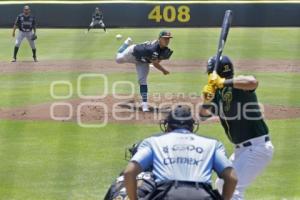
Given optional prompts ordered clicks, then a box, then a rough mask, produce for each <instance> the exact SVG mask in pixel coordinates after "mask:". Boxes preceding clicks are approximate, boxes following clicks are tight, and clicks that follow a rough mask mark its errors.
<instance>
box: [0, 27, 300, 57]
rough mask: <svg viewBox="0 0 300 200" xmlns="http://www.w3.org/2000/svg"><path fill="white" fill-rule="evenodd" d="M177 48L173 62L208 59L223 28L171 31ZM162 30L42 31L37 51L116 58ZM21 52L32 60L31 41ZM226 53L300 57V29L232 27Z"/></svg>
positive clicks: (6, 41)
mask: <svg viewBox="0 0 300 200" xmlns="http://www.w3.org/2000/svg"><path fill="white" fill-rule="evenodd" d="M170 30H171V32H172V33H173V36H174V38H173V40H172V41H171V44H170V47H171V48H172V49H174V50H175V51H174V54H173V56H172V59H174V60H176V59H177V60H188V59H207V58H208V57H210V56H211V55H214V54H215V52H216V47H217V42H218V37H219V34H220V33H219V32H220V29H219V28H208V29H207V28H203V29H196V28H194V29H193V28H191V29H170ZM159 31H160V29H109V30H108V33H107V34H105V33H104V32H103V30H101V29H98V30H93V31H92V32H90V33H89V34H85V30H84V29H50V30H49V29H38V33H37V34H38V40H37V49H38V57H39V59H40V60H58V59H63V60H70V59H71V60H74V59H85V60H86V59H114V56H115V54H116V51H117V49H118V48H119V46H120V45H121V44H122V42H123V40H116V38H115V35H116V34H122V35H123V39H126V38H127V37H128V36H130V37H132V38H133V40H134V41H135V42H137V43H139V42H143V41H145V40H151V39H155V38H157V35H158V33H159ZM0 38H1V39H0V46H1V49H2V50H1V57H0V60H6V61H9V60H10V59H11V58H12V52H13V46H14V39H13V38H12V37H11V30H9V29H1V31H0ZM23 45H24V47H25V48H22V47H21V49H20V59H30V58H31V50H30V49H29V45H28V44H27V42H25V43H23ZM225 54H228V55H230V56H231V57H232V58H233V59H249V58H253V59H290V60H295V59H296V60H299V57H300V29H299V28H232V29H231V30H230V35H229V38H228V43H227V44H226V49H225Z"/></svg>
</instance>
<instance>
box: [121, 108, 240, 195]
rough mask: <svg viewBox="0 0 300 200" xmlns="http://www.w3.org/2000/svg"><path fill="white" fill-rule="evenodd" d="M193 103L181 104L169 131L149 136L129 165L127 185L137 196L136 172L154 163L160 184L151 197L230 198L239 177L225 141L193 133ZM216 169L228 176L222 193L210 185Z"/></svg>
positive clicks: (166, 123)
mask: <svg viewBox="0 0 300 200" xmlns="http://www.w3.org/2000/svg"><path fill="white" fill-rule="evenodd" d="M194 124H195V122H194V120H193V118H192V114H191V111H190V109H189V107H186V106H177V107H176V108H175V109H174V110H173V111H172V112H170V114H169V115H168V116H167V118H166V119H165V120H164V122H163V125H164V127H165V132H166V133H165V134H161V135H158V136H152V137H150V138H147V139H145V140H144V141H143V142H142V143H141V145H140V146H139V148H138V151H137V153H136V154H135V155H134V157H133V158H132V159H131V161H130V162H129V164H128V166H127V168H126V169H125V172H124V176H125V186H126V190H127V193H128V196H129V198H130V200H136V199H137V195H136V188H137V183H136V176H137V175H138V174H139V173H140V172H142V171H143V170H145V169H147V168H149V167H150V166H152V167H153V174H154V176H155V181H156V183H157V188H156V190H155V191H154V192H153V194H152V195H151V196H150V197H149V198H147V199H151V200H153V199H172V200H185V199H189V200H196V199H197V200H201V199H205V200H211V199H222V197H223V199H224V200H229V199H230V198H231V196H232V194H233V191H234V189H235V186H236V183H237V178H236V176H235V172H234V170H233V168H232V166H231V162H230V161H229V160H228V158H227V157H226V155H225V149H224V147H223V145H222V144H221V143H220V142H218V141H217V140H215V139H210V138H206V137H202V136H199V135H196V134H195V133H193V130H194ZM212 170H214V171H215V172H217V174H218V176H219V177H220V178H222V179H223V180H224V185H223V193H222V197H221V196H220V195H219V194H218V193H216V192H215V191H213V190H212V187H211V185H210V183H211V176H212Z"/></svg>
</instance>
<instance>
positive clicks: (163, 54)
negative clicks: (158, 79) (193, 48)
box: [159, 48, 173, 60]
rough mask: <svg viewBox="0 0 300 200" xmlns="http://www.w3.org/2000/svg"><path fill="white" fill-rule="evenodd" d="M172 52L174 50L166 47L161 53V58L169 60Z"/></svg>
mask: <svg viewBox="0 0 300 200" xmlns="http://www.w3.org/2000/svg"><path fill="white" fill-rule="evenodd" d="M172 54H173V51H172V50H171V49H169V48H166V49H164V51H163V52H161V53H160V55H159V59H160V60H168V59H169V58H170V57H171V55H172Z"/></svg>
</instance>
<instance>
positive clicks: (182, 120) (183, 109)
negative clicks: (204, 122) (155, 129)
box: [160, 105, 198, 132]
mask: <svg viewBox="0 0 300 200" xmlns="http://www.w3.org/2000/svg"><path fill="white" fill-rule="evenodd" d="M195 124H197V123H195V120H194V119H193V116H192V112H191V109H190V107H188V106H183V105H179V106H177V107H176V108H175V109H174V110H172V111H170V113H169V114H168V115H167V117H166V119H164V120H162V121H161V123H160V126H161V129H162V130H163V131H164V132H168V131H172V130H174V129H178V128H184V129H188V130H190V131H191V132H194V125H195ZM197 129H198V124H197Z"/></svg>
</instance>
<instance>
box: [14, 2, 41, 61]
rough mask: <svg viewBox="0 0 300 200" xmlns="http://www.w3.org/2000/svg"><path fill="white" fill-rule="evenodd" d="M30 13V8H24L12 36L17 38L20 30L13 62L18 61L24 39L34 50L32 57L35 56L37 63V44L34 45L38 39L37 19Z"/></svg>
mask: <svg viewBox="0 0 300 200" xmlns="http://www.w3.org/2000/svg"><path fill="white" fill-rule="evenodd" d="M30 12H31V10H30V7H29V6H28V5H26V6H24V8H23V13H21V14H19V15H18V17H17V19H16V21H15V24H14V27H13V33H12V36H13V37H15V34H16V29H17V28H18V29H19V34H18V36H17V38H16V43H15V49H14V55H13V60H12V62H16V61H17V54H18V51H19V48H20V45H21V43H22V41H23V39H24V38H26V39H27V40H28V42H29V45H30V47H31V49H32V55H33V60H34V62H37V58H36V48H35V43H34V40H35V39H37V37H36V21H35V17H34V16H32V15H31V13H30Z"/></svg>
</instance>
